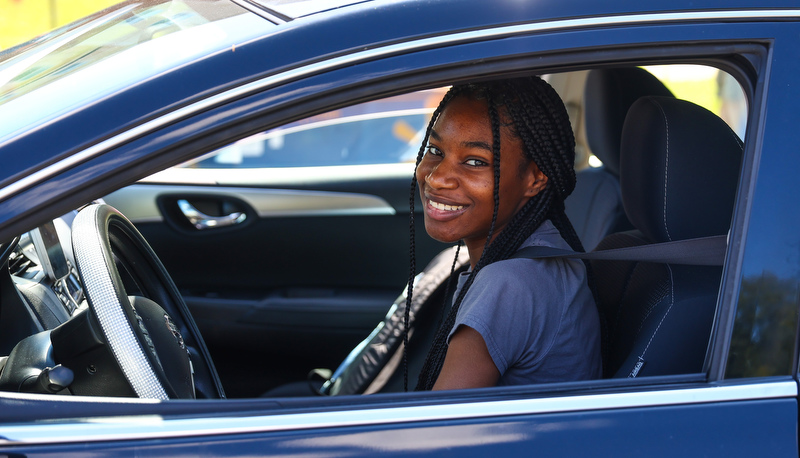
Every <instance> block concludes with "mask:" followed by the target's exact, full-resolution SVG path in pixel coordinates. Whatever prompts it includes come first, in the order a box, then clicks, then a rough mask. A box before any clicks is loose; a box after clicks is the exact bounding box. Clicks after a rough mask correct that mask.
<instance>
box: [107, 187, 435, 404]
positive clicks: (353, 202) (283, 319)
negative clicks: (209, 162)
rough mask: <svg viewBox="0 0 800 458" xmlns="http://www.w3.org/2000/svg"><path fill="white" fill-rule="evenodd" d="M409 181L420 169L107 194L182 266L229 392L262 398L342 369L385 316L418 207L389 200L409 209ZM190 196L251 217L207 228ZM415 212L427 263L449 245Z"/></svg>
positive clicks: (179, 279)
mask: <svg viewBox="0 0 800 458" xmlns="http://www.w3.org/2000/svg"><path fill="white" fill-rule="evenodd" d="M409 185H410V174H409V175H407V176H406V177H403V178H392V179H387V180H384V182H383V183H377V182H376V180H375V179H374V178H372V179H370V180H365V184H364V185H362V183H359V182H358V181H356V182H355V183H354V182H353V180H352V179H351V178H350V177H347V179H346V180H338V179H335V178H334V179H331V180H330V181H328V182H317V183H314V184H313V185H311V186H307V188H306V189H303V190H297V189H270V188H263V187H258V188H257V187H244V186H239V187H228V186H226V187H213V186H197V185H154V184H147V183H141V184H136V185H132V186H129V187H127V188H124V189H122V190H120V191H117V192H115V193H113V194H111V195H109V196H107V197H106V198H105V200H106V202H107V203H109V204H111V205H112V206H114V207H116V208H117V209H119V210H120V211H121V212H122V213H123V214H125V215H126V216H128V217H129V218H130V219H131V220H132V221H133V222H134V224H136V226H137V228H138V229H139V230H140V231H141V232H142V234H143V235H144V237H145V239H147V241H148V242H149V243H150V244H151V246H152V247H153V249H154V250H155V251H156V253H157V254H158V256H159V257H160V258H161V260H162V262H163V263H164V265H165V267H166V268H167V270H168V271H169V272H170V275H172V277H173V279H174V280H175V283H176V284H177V285H178V287H179V288H180V290H181V292H182V293H183V294H184V298H185V299H186V302H187V304H188V305H189V307H190V309H191V310H192V313H193V314H194V316H195V319H196V320H197V323H198V326H199V327H200V329H201V332H202V333H203V336H204V337H205V339H206V341H207V344H208V346H209V349H210V351H211V353H212V356H214V357H215V361H216V364H217V366H218V369H219V371H220V373H221V377H222V380H223V383H224V384H225V387H226V391H229V392H231V393H232V396H257V395H259V394H261V393H262V392H264V391H266V390H267V389H269V388H270V387H273V386H276V385H279V384H281V383H285V382H287V381H291V380H300V379H303V378H304V377H305V376H306V374H307V373H308V372H309V371H310V370H311V369H314V368H330V369H335V368H336V366H338V364H339V363H340V362H341V361H342V360H343V359H344V357H345V356H346V355H347V353H348V352H349V351H350V350H352V348H353V347H354V346H355V345H356V344H358V342H360V341H361V340H363V339H364V338H365V337H366V336H367V335H368V334H369V333H370V331H371V330H372V328H373V327H374V326H375V325H376V324H377V323H378V322H379V321H381V320H382V319H383V316H384V315H385V314H386V312H387V310H388V309H389V306H390V305H391V304H392V301H393V300H394V299H395V298H396V297H397V295H398V294H400V293H401V292H402V291H403V289H404V285H405V283H406V281H407V279H408V274H409V254H408V253H409V242H408V232H409V229H408V227H409V218H408V208H407V207H406V208H396V207H395V206H393V205H391V204H390V203H389V202H393V203H395V205H397V204H398V203H399V202H404V205H406V206H407V205H408V204H407V202H408V196H409ZM376 189H379V190H380V194H381V195H380V196H378V195H375V194H374V193H373V191H375V190H376ZM180 200H186V201H188V202H190V203H192V204H193V205H194V206H195V207H197V208H199V209H202V210H203V213H206V214H208V215H210V216H215V217H224V216H225V215H228V214H231V213H235V212H241V213H243V214H244V215H246V217H245V218H244V220H243V221H241V222H240V223H236V224H232V225H228V226H224V227H210V228H206V229H197V228H196V227H194V226H193V225H192V224H190V222H189V221H188V220H187V219H186V217H185V215H184V214H183V213H182V212H181V211H180V209H179V206H178V201H180ZM417 208H419V206H417ZM417 216H418V217H417V218H415V224H416V233H417V237H416V247H417V270H419V269H421V268H422V267H424V266H425V264H426V263H427V262H428V261H429V260H430V259H431V258H432V257H433V256H434V255H436V254H437V253H438V252H440V251H441V250H442V249H444V248H445V245H443V244H440V243H438V242H435V241H433V240H431V239H430V238H429V237H428V236H427V234H426V233H425V229H424V224H423V218H422V215H421V214H419V215H417ZM253 361H259V363H258V364H253ZM254 366H255V367H254ZM254 380H258V383H257V384H255V383H253V381H254Z"/></svg>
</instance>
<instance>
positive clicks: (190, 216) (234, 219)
mask: <svg viewBox="0 0 800 458" xmlns="http://www.w3.org/2000/svg"><path fill="white" fill-rule="evenodd" d="M177 203H178V208H180V209H181V213H183V216H185V217H186V219H187V220H189V223H191V224H192V226H194V227H195V229H197V230H205V229H212V228H216V227H226V226H233V225H235V224H240V223H242V222H244V220H245V219H247V214H246V213H244V212H233V213H231V214H230V215H225V216H210V215H206V214H205V213H203V212H201V211H200V210H198V209H196V208H195V207H194V205H192V204H191V203H189V201H188V200H186V199H178V202H177Z"/></svg>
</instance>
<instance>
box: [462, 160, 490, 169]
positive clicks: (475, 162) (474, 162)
mask: <svg viewBox="0 0 800 458" xmlns="http://www.w3.org/2000/svg"><path fill="white" fill-rule="evenodd" d="M464 163H465V164H467V165H470V166H472V167H483V166H487V165H489V164H488V163H487V162H484V161H482V160H480V159H467V161H466V162H464Z"/></svg>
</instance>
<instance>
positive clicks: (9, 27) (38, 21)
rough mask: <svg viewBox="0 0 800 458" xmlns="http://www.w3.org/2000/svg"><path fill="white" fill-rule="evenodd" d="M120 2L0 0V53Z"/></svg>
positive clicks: (112, 0)
mask: <svg viewBox="0 0 800 458" xmlns="http://www.w3.org/2000/svg"><path fill="white" fill-rule="evenodd" d="M119 1H120V0H0V50H3V49H8V48H10V47H12V46H14V45H18V44H20V43H24V42H26V41H28V40H30V39H32V38H35V37H37V36H39V35H41V34H43V33H46V32H49V31H50V30H52V29H55V28H57V27H61V26H62V25H66V24H69V23H70V22H72V21H75V20H77V19H80V18H82V17H84V16H88V15H89V14H91V13H94V12H95V11H99V10H102V9H103V8H106V7H108V6H111V5H113V4H115V3H118V2H119Z"/></svg>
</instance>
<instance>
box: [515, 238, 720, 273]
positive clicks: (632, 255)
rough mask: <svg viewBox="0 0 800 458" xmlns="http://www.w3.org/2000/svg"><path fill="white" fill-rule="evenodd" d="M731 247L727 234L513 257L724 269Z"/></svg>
mask: <svg viewBox="0 0 800 458" xmlns="http://www.w3.org/2000/svg"><path fill="white" fill-rule="evenodd" d="M727 248H728V236H727V235H715V236H710V237H700V238H695V239H686V240H676V241H672V242H662V243H652V244H649V245H637V246H629V247H623V248H613V249H609V250H599V251H590V252H588V253H581V252H577V251H571V250H562V249H560V248H553V247H549V246H529V247H525V248H522V249H520V250H518V251H517V252H516V253H514V255H512V256H511V258H510V259H514V258H528V259H541V258H578V259H597V260H604V261H641V262H656V263H665V264H684V265H694V266H721V265H722V264H723V262H724V260H725V252H726V251H727Z"/></svg>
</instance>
